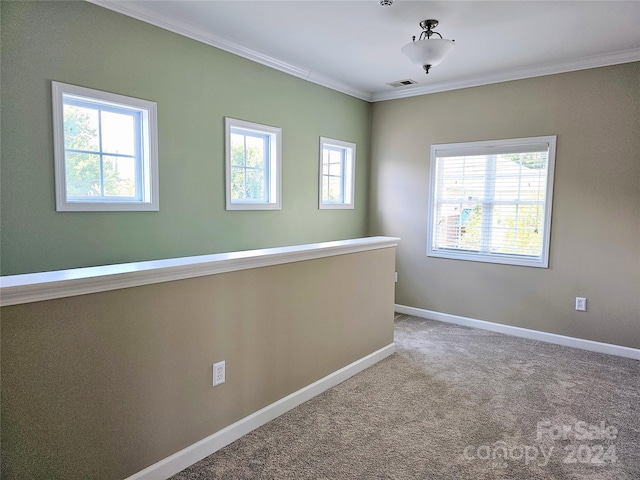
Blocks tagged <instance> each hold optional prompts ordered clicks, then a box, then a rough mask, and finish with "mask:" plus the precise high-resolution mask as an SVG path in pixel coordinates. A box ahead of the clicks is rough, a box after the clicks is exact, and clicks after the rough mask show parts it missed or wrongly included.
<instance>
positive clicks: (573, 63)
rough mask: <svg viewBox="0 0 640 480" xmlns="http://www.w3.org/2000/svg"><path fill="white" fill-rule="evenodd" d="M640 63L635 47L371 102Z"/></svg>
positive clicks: (379, 95) (378, 96) (389, 94)
mask: <svg viewBox="0 0 640 480" xmlns="http://www.w3.org/2000/svg"><path fill="white" fill-rule="evenodd" d="M638 61H640V48H632V49H630V50H623V51H620V52H613V53H605V54H601V55H592V56H588V57H582V58H577V59H574V60H568V61H562V62H553V63H545V64H542V65H535V66H532V67H523V68H517V69H512V70H503V71H501V72H496V73H492V74H489V75H478V76H475V77H471V78H466V79H464V80H459V81H451V82H440V83H434V84H430V85H419V86H413V87H406V88H403V89H397V90H393V91H382V92H375V93H373V95H372V99H371V101H372V102H380V101H384V100H395V99H398V98H408V97H416V96H419V95H428V94H430V93H439V92H447V91H450V90H459V89H462V88H470V87H479V86H481V85H490V84H492V83H502V82H510V81H512V80H523V79H526V78H534V77H542V76H545V75H555V74H557V73H566V72H574V71H577V70H587V69H589V68H598V67H607V66H610V65H618V64H621V63H630V62H638Z"/></svg>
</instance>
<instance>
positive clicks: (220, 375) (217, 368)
mask: <svg viewBox="0 0 640 480" xmlns="http://www.w3.org/2000/svg"><path fill="white" fill-rule="evenodd" d="M224 367H225V365H224V360H223V361H222V362H218V363H214V364H213V386H214V387H215V386H216V385H220V384H221V383H224V380H225V372H224V370H225V368H224Z"/></svg>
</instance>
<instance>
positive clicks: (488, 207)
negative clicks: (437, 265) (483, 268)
mask: <svg viewBox="0 0 640 480" xmlns="http://www.w3.org/2000/svg"><path fill="white" fill-rule="evenodd" d="M555 141H556V137H555V136H549V137H535V138H521V139H511V140H497V141H485V142H471V143H462V144H460V143H459V144H447V145H433V146H432V149H431V198H430V208H429V227H430V228H429V236H428V242H427V243H428V245H427V255H429V256H433V257H444V258H457V259H462V260H476V261H484V262H493V263H507V264H513V265H527V266H536V267H548V252H549V235H550V225H551V200H552V198H551V197H552V192H553V167H554V159H555Z"/></svg>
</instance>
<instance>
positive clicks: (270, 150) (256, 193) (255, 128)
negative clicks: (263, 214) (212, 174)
mask: <svg viewBox="0 0 640 480" xmlns="http://www.w3.org/2000/svg"><path fill="white" fill-rule="evenodd" d="M281 142H282V129H280V128H276V127H269V126H266V125H259V124H257V123H251V122H244V121H242V120H236V119H233V118H226V119H225V157H226V158H225V160H226V192H227V210H280V208H281V200H280V196H281V195H280V192H281V188H280V179H281V167H280V166H281V157H282V155H281V145H280V144H281Z"/></svg>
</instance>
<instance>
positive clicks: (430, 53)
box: [401, 38, 455, 66]
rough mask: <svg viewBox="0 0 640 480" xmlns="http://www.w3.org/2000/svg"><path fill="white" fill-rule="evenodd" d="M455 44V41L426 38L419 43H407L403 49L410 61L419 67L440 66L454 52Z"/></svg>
mask: <svg viewBox="0 0 640 480" xmlns="http://www.w3.org/2000/svg"><path fill="white" fill-rule="evenodd" d="M454 46H455V42H454V41H453V40H443V39H441V38H425V39H424V40H418V41H417V42H411V43H407V44H406V45H405V46H404V47H402V49H401V52H402V53H404V54H405V55H406V56H407V57H409V60H411V61H412V62H413V63H416V64H418V65H431V66H434V65H438V64H439V63H440V62H441V61H442V60H443V59H444V57H446V56H447V54H448V53H449V52H450V51H451V50H453V47H454Z"/></svg>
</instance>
